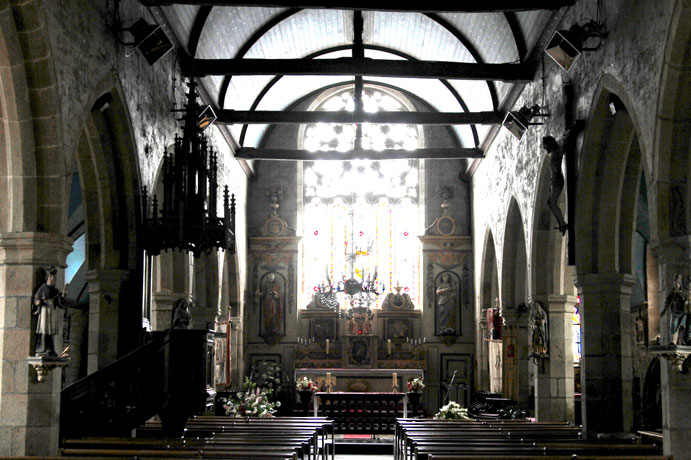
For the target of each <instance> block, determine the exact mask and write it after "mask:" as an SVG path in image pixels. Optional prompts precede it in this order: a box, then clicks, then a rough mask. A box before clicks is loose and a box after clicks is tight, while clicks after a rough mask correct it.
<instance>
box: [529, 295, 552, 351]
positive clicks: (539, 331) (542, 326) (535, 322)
mask: <svg viewBox="0 0 691 460" xmlns="http://www.w3.org/2000/svg"><path fill="white" fill-rule="evenodd" d="M530 328H531V330H532V334H531V340H530V342H531V348H532V354H533V355H537V356H545V355H547V354H548V347H547V344H548V343H549V340H548V339H549V337H548V334H549V324H548V321H547V312H546V311H545V309H544V308H543V307H542V304H541V303H540V302H537V301H534V302H532V304H531V305H530Z"/></svg>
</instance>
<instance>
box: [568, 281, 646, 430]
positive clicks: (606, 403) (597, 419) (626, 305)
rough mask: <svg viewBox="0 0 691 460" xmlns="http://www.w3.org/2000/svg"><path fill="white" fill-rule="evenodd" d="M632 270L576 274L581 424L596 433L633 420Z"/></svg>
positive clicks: (624, 427) (627, 427)
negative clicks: (579, 316) (579, 313)
mask: <svg viewBox="0 0 691 460" xmlns="http://www.w3.org/2000/svg"><path fill="white" fill-rule="evenodd" d="M633 283H634V278H633V276H632V275H628V274H620V273H594V274H586V275H578V276H577V279H576V286H578V288H579V290H580V292H581V299H582V303H581V305H582V306H583V307H582V325H583V335H582V350H583V359H582V360H581V389H582V401H583V404H582V408H583V428H584V430H585V431H586V432H587V433H588V436H594V435H595V434H596V433H603V432H609V433H616V432H628V431H631V427H632V425H633V396H632V385H633V382H632V381H633V364H632V347H633V337H632V334H633V328H632V323H631V311H630V297H631V286H632V285H633Z"/></svg>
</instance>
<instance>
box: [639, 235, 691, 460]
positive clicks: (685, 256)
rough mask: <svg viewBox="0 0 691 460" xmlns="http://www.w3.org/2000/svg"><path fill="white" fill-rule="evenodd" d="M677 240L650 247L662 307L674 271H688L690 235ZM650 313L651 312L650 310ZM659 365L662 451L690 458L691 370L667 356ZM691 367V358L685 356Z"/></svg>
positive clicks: (664, 326) (664, 339)
mask: <svg viewBox="0 0 691 460" xmlns="http://www.w3.org/2000/svg"><path fill="white" fill-rule="evenodd" d="M676 243H677V244H672V243H668V244H663V245H659V246H656V247H654V248H653V251H654V253H655V254H656V255H657V259H658V262H659V263H660V265H659V272H658V273H659V275H660V279H659V284H658V286H659V289H660V291H661V292H660V297H659V305H660V310H662V309H664V304H665V299H666V298H667V295H668V293H669V291H670V289H671V287H672V280H673V277H674V275H675V274H677V273H680V274H682V275H684V280H686V279H687V277H688V276H689V274H690V273H691V262H690V261H691V256H690V254H689V253H690V252H691V250H690V249H689V248H691V237H689V236H685V237H677V238H676ZM649 313H650V312H649ZM659 330H660V345H667V344H669V342H670V338H669V316H668V314H667V313H665V315H664V316H662V317H661V318H660V319H659ZM662 356H663V359H662V362H661V366H660V374H661V375H660V378H661V393H662V436H663V440H662V446H663V453H664V454H665V455H673V456H674V459H675V460H691V436H689V433H691V373H686V374H682V373H680V372H679V371H678V369H677V368H676V366H675V365H674V364H673V363H671V362H670V360H669V359H668V358H665V355H664V354H663V355H662ZM686 366H687V368H691V359H687V360H686Z"/></svg>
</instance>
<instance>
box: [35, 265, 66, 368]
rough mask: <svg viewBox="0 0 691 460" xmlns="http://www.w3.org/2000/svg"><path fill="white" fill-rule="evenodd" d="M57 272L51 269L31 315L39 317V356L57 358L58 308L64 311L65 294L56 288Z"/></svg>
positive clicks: (37, 322)
mask: <svg viewBox="0 0 691 460" xmlns="http://www.w3.org/2000/svg"><path fill="white" fill-rule="evenodd" d="M56 275H57V270H56V269H55V267H50V268H49V269H48V270H47V272H46V278H45V281H44V282H43V284H41V286H39V288H38V289H37V290H36V293H35V294H34V299H33V305H32V309H31V313H32V314H33V315H34V316H36V317H37V321H36V348H35V354H36V355H37V356H57V353H56V352H55V340H54V339H55V336H56V335H58V332H59V331H58V312H57V309H58V308H62V309H64V308H65V307H64V299H65V294H64V293H63V292H60V290H58V288H56V287H55V277H56Z"/></svg>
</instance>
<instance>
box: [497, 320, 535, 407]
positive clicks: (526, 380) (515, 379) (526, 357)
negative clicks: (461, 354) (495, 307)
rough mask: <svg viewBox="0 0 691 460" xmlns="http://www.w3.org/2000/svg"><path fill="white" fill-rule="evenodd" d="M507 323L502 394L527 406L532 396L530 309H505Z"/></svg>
mask: <svg viewBox="0 0 691 460" xmlns="http://www.w3.org/2000/svg"><path fill="white" fill-rule="evenodd" d="M503 315H504V320H505V323H506V325H505V326H504V328H503V329H502V333H501V336H502V342H503V361H504V369H503V371H502V395H503V396H504V397H505V398H511V399H513V400H515V401H516V403H517V404H518V405H522V406H527V405H528V398H529V397H530V347H529V344H530V328H529V327H528V321H529V313H528V311H527V310H526V311H519V310H517V308H506V309H504V310H503Z"/></svg>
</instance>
